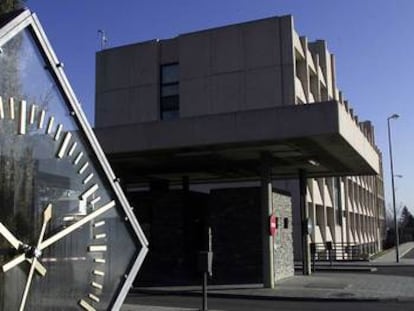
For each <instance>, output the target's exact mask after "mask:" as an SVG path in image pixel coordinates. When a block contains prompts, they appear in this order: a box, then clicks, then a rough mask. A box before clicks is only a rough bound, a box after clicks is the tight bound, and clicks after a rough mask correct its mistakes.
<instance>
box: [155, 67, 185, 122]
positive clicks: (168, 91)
mask: <svg viewBox="0 0 414 311" xmlns="http://www.w3.org/2000/svg"><path fill="white" fill-rule="evenodd" d="M179 116H180V94H179V67H178V64H177V63H175V64H168V65H162V66H161V81H160V118H161V120H171V119H177V118H178V117H179Z"/></svg>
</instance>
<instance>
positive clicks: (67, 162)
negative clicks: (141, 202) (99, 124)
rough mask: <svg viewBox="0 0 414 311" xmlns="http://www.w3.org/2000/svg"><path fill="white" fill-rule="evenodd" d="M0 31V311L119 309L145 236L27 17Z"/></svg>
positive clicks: (0, 20)
mask: <svg viewBox="0 0 414 311" xmlns="http://www.w3.org/2000/svg"><path fill="white" fill-rule="evenodd" d="M0 26H1V29H0V310H2V311H3V310H5V311H11V310H21V311H23V310H88V311H91V310H118V309H119V308H120V307H121V305H122V302H123V300H124V298H125V296H126V294H127V292H128V290H129V288H130V286H131V284H132V282H133V280H134V278H135V275H136V274H137V272H138V270H139V268H140V265H141V264H142V262H143V259H144V257H145V255H146V253H147V241H146V239H145V236H144V235H143V233H142V230H141V228H140V226H139V224H138V222H137V221H136V219H135V217H134V215H133V212H132V210H131V207H130V206H129V205H128V202H127V200H126V199H125V196H124V195H123V192H122V190H121V188H120V185H119V181H118V180H117V179H116V178H115V176H114V174H113V172H112V171H111V169H110V167H109V165H108V162H107V160H106V158H105V156H104V155H103V152H102V150H101V149H100V147H99V145H98V143H97V141H96V138H95V136H94V134H93V132H92V130H91V128H90V127H89V125H88V124H87V122H86V118H85V117H84V114H83V112H82V110H81V108H80V106H79V104H78V102H77V100H76V97H75V96H74V94H73V92H72V90H71V88H70V86H69V84H68V82H67V80H66V77H65V75H64V73H63V68H62V65H61V64H60V63H59V62H58V60H57V58H56V56H55V54H54V53H53V51H52V49H51V46H50V44H49V43H48V41H47V39H46V36H45V34H44V32H43V30H42V28H41V26H40V23H39V22H38V20H37V18H36V16H35V15H34V14H32V13H30V12H29V11H27V10H26V11H21V12H16V13H14V14H12V15H8V16H3V17H0Z"/></svg>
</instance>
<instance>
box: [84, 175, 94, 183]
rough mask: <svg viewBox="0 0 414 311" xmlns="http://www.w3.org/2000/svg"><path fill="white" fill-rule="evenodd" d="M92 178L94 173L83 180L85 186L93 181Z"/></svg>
mask: <svg viewBox="0 0 414 311" xmlns="http://www.w3.org/2000/svg"><path fill="white" fill-rule="evenodd" d="M92 177H93V173H90V174H89V175H88V176H87V177H86V178H85V179H84V180H83V182H82V183H83V184H84V185H85V184H87V183H88V182H90V181H91V179H92Z"/></svg>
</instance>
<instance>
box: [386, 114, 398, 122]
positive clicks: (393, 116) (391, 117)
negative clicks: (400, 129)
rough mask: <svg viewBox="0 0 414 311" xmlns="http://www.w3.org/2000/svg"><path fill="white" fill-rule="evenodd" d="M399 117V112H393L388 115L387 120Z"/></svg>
mask: <svg viewBox="0 0 414 311" xmlns="http://www.w3.org/2000/svg"><path fill="white" fill-rule="evenodd" d="M399 117H400V115H399V114H397V113H394V114H393V115H391V116H390V117H388V120H390V119H398V118H399Z"/></svg>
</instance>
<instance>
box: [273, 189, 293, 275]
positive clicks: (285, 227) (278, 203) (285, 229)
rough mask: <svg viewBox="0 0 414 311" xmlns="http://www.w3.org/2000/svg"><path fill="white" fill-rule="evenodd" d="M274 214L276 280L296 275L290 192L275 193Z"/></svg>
mask: <svg viewBox="0 0 414 311" xmlns="http://www.w3.org/2000/svg"><path fill="white" fill-rule="evenodd" d="M273 214H274V215H275V216H276V217H277V221H278V223H277V225H278V228H277V234H276V235H275V237H274V239H273V246H274V255H273V262H274V278H275V282H277V281H278V280H280V279H283V278H286V277H289V276H293V275H294V261H293V236H292V231H293V230H292V229H293V228H292V227H293V226H292V202H291V198H290V196H289V195H288V194H283V193H277V192H274V193H273Z"/></svg>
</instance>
